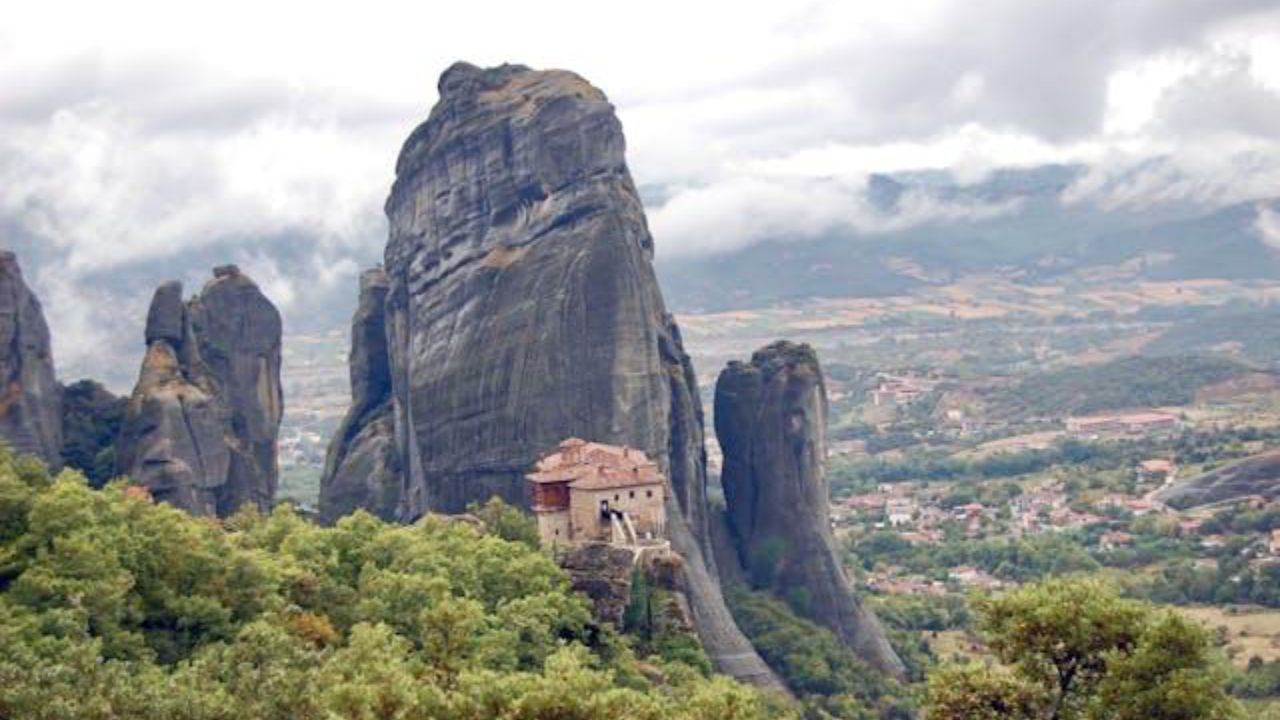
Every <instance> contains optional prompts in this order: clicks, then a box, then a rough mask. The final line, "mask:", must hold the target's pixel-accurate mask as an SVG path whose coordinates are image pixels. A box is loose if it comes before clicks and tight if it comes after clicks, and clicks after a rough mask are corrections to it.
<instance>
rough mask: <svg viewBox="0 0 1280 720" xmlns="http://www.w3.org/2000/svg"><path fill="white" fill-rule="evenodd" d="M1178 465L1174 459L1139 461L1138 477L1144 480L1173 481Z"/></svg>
mask: <svg viewBox="0 0 1280 720" xmlns="http://www.w3.org/2000/svg"><path fill="white" fill-rule="evenodd" d="M1177 475H1178V466H1177V465H1175V464H1174V463H1173V461H1172V460H1163V459H1154V460H1143V461H1142V462H1140V463H1138V479H1139V480H1141V481H1143V482H1160V483H1163V482H1173V481H1174V479H1175V478H1176V477H1177Z"/></svg>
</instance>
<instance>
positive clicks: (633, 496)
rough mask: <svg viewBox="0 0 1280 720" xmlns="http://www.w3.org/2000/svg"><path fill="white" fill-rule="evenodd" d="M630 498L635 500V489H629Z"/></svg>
mask: <svg viewBox="0 0 1280 720" xmlns="http://www.w3.org/2000/svg"><path fill="white" fill-rule="evenodd" d="M631 499H632V500H635V499H636V491H635V490H632V491H631Z"/></svg>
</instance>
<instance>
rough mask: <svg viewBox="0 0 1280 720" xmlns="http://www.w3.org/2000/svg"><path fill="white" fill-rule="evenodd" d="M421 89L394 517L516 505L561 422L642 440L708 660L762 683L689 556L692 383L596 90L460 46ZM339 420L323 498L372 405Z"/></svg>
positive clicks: (404, 206)
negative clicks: (665, 481)
mask: <svg viewBox="0 0 1280 720" xmlns="http://www.w3.org/2000/svg"><path fill="white" fill-rule="evenodd" d="M439 90H440V100H439V102H438V103H437V104H436V106H435V107H434V108H433V109H432V111H431V114H430V117H429V118H428V119H427V121H426V122H425V123H423V124H422V125H421V126H419V127H418V128H417V129H416V130H414V131H413V133H412V134H411V135H410V136H409V138H408V140H407V141H406V142H405V145H404V148H403V149H402V151H401V153H400V157H399V160H398V162H397V163H396V180H395V184H394V186H393V187H392V190H391V195H390V197H389V198H388V200H387V204H386V211H387V217H388V219H389V221H390V239H389V241H388V244H387V248H386V256H385V268H386V275H387V283H388V287H387V293H386V306H385V315H386V317H385V325H386V331H387V335H386V337H387V341H388V348H387V355H388V359H389V361H390V363H389V365H390V376H391V405H390V414H391V426H392V427H393V428H394V435H395V451H396V452H395V460H396V462H397V463H398V467H397V468H395V470H397V471H398V472H399V474H400V475H399V482H400V483H401V487H402V490H401V492H400V493H399V497H398V498H397V505H398V508H399V509H398V511H397V512H398V514H399V515H400V516H401V517H402V518H405V519H411V518H414V517H417V516H419V515H421V514H423V513H425V512H426V511H428V510H436V511H443V512H458V511H461V510H463V509H465V507H466V506H467V504H468V503H471V502H474V501H482V500H485V499H487V498H488V497H490V496H492V495H499V496H501V497H504V498H506V499H507V500H509V501H512V502H517V503H522V502H523V501H524V488H523V476H524V474H525V473H526V472H528V470H529V468H530V467H532V465H533V463H534V461H535V460H536V458H537V457H538V456H539V455H540V454H542V453H545V452H546V451H548V450H550V449H552V448H554V447H556V446H557V445H558V444H559V442H560V441H561V440H563V439H565V438H567V437H583V438H590V439H591V440H595V441H600V442H606V443H612V444H625V445H629V446H631V447H636V448H640V449H642V450H644V451H645V452H646V453H647V454H648V455H649V456H650V457H652V458H655V459H656V460H657V461H658V462H659V463H660V464H661V466H662V468H663V470H664V472H665V473H667V474H668V476H669V477H670V480H671V484H672V489H673V492H672V494H671V500H670V501H669V508H668V515H669V522H668V526H669V529H670V532H671V534H672V537H673V541H674V544H675V546H676V549H677V550H678V551H679V552H680V553H681V554H682V555H684V556H685V559H686V560H687V562H686V568H687V571H686V573H685V582H686V584H687V585H688V590H687V593H688V596H689V601H690V606H691V612H692V614H693V616H694V620H695V623H696V625H697V628H698V634H699V636H700V637H701V638H702V640H703V644H704V645H705V646H706V648H707V650H708V652H709V654H710V655H711V656H712V659H713V660H714V661H715V662H716V663H717V665H718V666H719V667H720V668H721V669H722V670H724V671H726V672H730V673H731V674H734V675H736V676H738V677H740V678H743V679H747V680H751V681H754V682H758V683H761V684H765V685H770V686H773V687H780V684H779V683H778V682H777V680H776V678H775V677H774V676H773V674H772V673H771V672H770V671H769V669H768V667H767V666H765V665H764V663H763V662H762V661H761V660H760V658H759V656H758V655H757V654H756V653H755V651H754V649H753V648H752V647H751V645H750V643H749V642H748V641H747V640H746V638H745V637H744V636H743V635H742V633H741V632H740V631H739V630H738V628H737V626H736V625H735V624H734V622H733V619H732V617H731V616H730V614H729V612H728V610H727V609H726V608H725V604H724V600H723V598H722V597H721V595H720V589H719V585H718V582H717V579H716V576H715V570H714V565H713V564H712V562H711V557H710V553H704V549H705V548H706V547H707V544H706V543H707V538H708V532H707V512H706V469H705V468H706V462H705V450H704V447H703V424H702V416H701V409H700V407H699V405H698V391H697V386H696V383H695V380H694V374H693V371H692V368H691V366H690V364H689V361H688V357H687V356H686V355H685V353H684V350H683V348H682V346H681V341H680V335H679V332H678V330H677V328H676V326H675V323H674V322H673V321H672V319H671V318H670V317H669V316H668V315H667V313H666V310H665V308H664V305H663V301H662V295H661V292H660V290H659V288H658V282H657V278H656V277H655V275H654V270H653V241H652V238H651V237H650V235H649V230H648V226H647V223H646V220H645V216H644V210H643V208H642V207H641V204H640V198H639V195H638V194H637V192H636V189H635V185H634V183H633V182H632V180H631V176H630V173H629V172H628V170H627V166H626V161H625V158H624V153H625V142H624V140H623V136H622V127H621V124H620V123H619V122H618V118H617V116H616V115H615V114H614V110H613V106H612V105H610V104H609V102H608V100H607V99H606V98H605V96H604V94H603V93H602V92H600V91H599V90H598V89H596V88H595V87H592V86H591V85H590V84H589V83H587V82H586V81H585V80H583V79H582V78H580V77H578V76H577V75H574V74H573V73H569V72H564V71H533V70H530V69H528V68H526V67H522V66H515V65H504V66H501V67H497V68H491V69H487V70H482V69H480V68H477V67H475V66H472V65H468V64H466V63H458V64H455V65H454V66H452V67H450V68H449V69H448V70H447V71H446V72H445V73H444V74H443V75H442V76H441V78H440V83H439ZM360 322H361V318H360V316H359V314H357V319H356V323H357V325H359V323H360ZM360 332H361V331H360V330H359V328H357V329H356V333H357V334H359V333H360ZM354 380H355V378H354V376H353V382H354ZM362 402H363V401H362V400H361V399H360V398H357V405H359V404H361V403H362ZM365 404H368V403H367V402H366V403H365ZM378 407H381V406H378ZM356 417H363V418H365V419H354V418H356ZM348 420H349V421H350V422H348V423H344V429H343V432H342V433H341V435H340V436H339V438H338V439H337V440H336V441H335V446H334V447H333V448H332V449H331V455H330V460H331V467H332V468H336V469H335V470H334V472H333V473H332V474H327V478H328V482H327V485H328V486H329V487H330V490H329V491H328V494H329V497H330V498H336V497H337V496H338V495H339V494H340V492H339V489H340V486H346V487H351V486H352V483H349V482H346V481H345V480H343V479H342V478H343V471H342V470H341V469H340V468H341V466H342V465H343V464H344V463H346V462H350V460H349V458H351V457H352V448H353V447H355V448H358V447H360V442H359V439H360V437H361V436H362V435H364V434H365V433H369V434H372V435H378V436H381V434H382V433H384V432H385V427H386V426H385V422H386V420H385V416H384V415H382V414H381V412H380V411H378V412H368V411H362V410H361V409H360V408H358V407H353V408H352V412H351V414H350V415H349V416H348ZM379 423H382V424H381V425H379ZM344 445H345V447H344ZM375 484H377V485H379V487H387V486H388V485H386V484H384V482H383V481H379V482H377V483H375ZM368 491H369V488H363V489H358V490H357V491H356V492H354V493H352V494H351V495H349V496H348V497H352V498H354V497H356V496H359V495H361V494H363V495H364V496H365V497H368V496H369V493H368ZM363 504H364V505H365V506H366V507H370V506H372V505H374V504H375V503H373V502H372V501H368V500H366V501H365V502H364V503H363ZM328 507H330V508H333V509H334V512H337V511H338V508H339V503H338V502H337V501H336V499H332V500H331V501H330V503H329V505H328ZM384 507H385V506H384Z"/></svg>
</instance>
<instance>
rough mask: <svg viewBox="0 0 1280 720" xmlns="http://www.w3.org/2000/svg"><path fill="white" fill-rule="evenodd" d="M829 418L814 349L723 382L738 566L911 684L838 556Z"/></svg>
mask: <svg viewBox="0 0 1280 720" xmlns="http://www.w3.org/2000/svg"><path fill="white" fill-rule="evenodd" d="M826 415H827V396H826V389H825V386H824V382H823V377H822V369H821V367H820V366H819V364H818V357H817V354H816V353H814V351H813V349H812V348H810V347H809V346H808V345H796V344H793V343H790V342H785V341H783V342H777V343H774V344H772V345H769V346H768V347H765V348H763V349H761V350H759V351H757V352H756V353H755V354H754V355H753V356H752V358H751V362H750V363H743V362H731V363H729V365H728V367H726V368H725V369H724V371H722V372H721V373H720V378H719V380H718V381H717V383H716V397H715V422H716V436H717V437H718V438H719V441H720V445H721V448H722V449H723V451H724V470H723V474H722V476H721V480H722V484H723V486H724V493H725V499H726V501H727V504H728V513H727V517H728V521H729V530H730V533H731V535H732V537H733V538H734V540H735V542H734V543H733V544H734V546H735V549H736V551H737V555H738V557H737V560H738V562H739V563H740V566H741V568H742V571H743V573H744V574H745V576H746V577H747V578H749V580H750V581H751V583H752V584H753V585H755V586H756V587H761V588H767V589H770V590H772V591H773V592H774V593H775V594H777V595H778V596H779V597H781V598H783V599H785V600H787V601H788V603H789V604H790V605H791V606H792V607H793V608H794V609H796V610H797V611H798V612H800V613H801V614H803V615H805V616H807V617H809V618H810V619H812V620H814V621H815V622H817V623H819V624H821V625H824V626H826V627H828V628H830V629H831V630H832V631H833V632H834V633H835V634H836V635H837V636H838V637H839V638H840V639H841V641H843V642H844V643H845V644H846V645H848V646H849V647H850V648H851V649H852V650H854V651H855V652H856V653H857V654H858V656H859V657H861V658H863V659H864V660H866V661H868V662H870V663H871V664H872V665H874V666H876V667H878V668H880V669H881V670H882V671H885V672H887V673H890V674H893V675H896V676H902V675H903V673H904V668H903V665H902V662H901V660H899V659H898V657H897V655H896V654H895V653H894V651H893V648H892V647H890V645H889V643H888V641H887V640H886V639H885V636H884V632H883V630H882V629H881V627H880V624H879V622H878V621H877V620H876V618H875V616H874V615H872V614H871V612H870V611H868V610H867V609H865V608H864V607H863V606H862V604H861V603H860V602H858V600H857V599H856V597H855V596H854V595H853V594H852V589H851V588H850V586H849V582H848V580H847V578H846V577H845V573H844V570H843V567H842V566H841V564H840V559H839V556H838V555H837V553H836V550H835V541H834V539H833V538H832V535H831V525H830V519H829V517H830V516H829V513H828V506H827V503H828V488H827V481H826V475H825V472H824V465H825V463H826V441H825V432H826Z"/></svg>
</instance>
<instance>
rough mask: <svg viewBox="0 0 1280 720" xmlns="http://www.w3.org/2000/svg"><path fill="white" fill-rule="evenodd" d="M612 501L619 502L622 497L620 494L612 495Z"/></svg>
mask: <svg viewBox="0 0 1280 720" xmlns="http://www.w3.org/2000/svg"><path fill="white" fill-rule="evenodd" d="M613 499H614V500H621V499H622V495H620V494H618V493H614V494H613Z"/></svg>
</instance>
